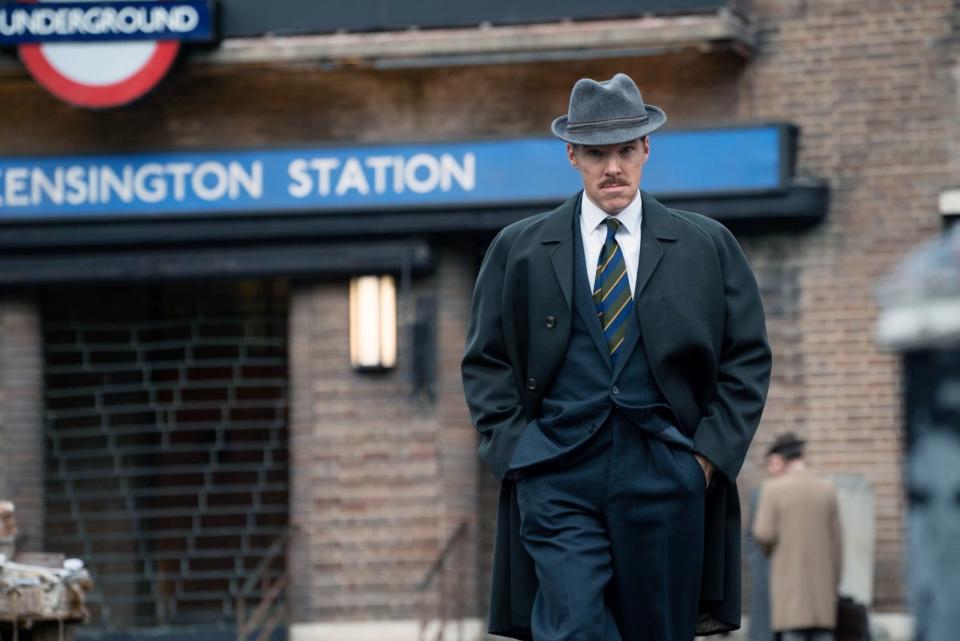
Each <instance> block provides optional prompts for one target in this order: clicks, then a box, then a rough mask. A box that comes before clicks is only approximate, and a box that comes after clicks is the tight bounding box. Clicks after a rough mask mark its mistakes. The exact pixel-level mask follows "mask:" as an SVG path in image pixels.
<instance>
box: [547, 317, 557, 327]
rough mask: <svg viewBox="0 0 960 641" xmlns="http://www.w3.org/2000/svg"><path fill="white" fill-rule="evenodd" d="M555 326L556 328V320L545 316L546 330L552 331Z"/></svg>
mask: <svg viewBox="0 0 960 641" xmlns="http://www.w3.org/2000/svg"><path fill="white" fill-rule="evenodd" d="M556 326H557V319H556V318H554V317H553V316H547V328H548V329H553V328H554V327H556Z"/></svg>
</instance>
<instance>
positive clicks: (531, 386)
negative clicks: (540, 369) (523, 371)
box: [527, 378, 537, 390]
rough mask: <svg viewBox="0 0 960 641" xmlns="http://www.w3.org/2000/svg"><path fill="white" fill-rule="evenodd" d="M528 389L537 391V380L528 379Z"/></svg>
mask: <svg viewBox="0 0 960 641" xmlns="http://www.w3.org/2000/svg"><path fill="white" fill-rule="evenodd" d="M527 389H528V390H535V389H537V379H535V378H528V379H527Z"/></svg>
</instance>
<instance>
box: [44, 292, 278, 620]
mask: <svg viewBox="0 0 960 641" xmlns="http://www.w3.org/2000/svg"><path fill="white" fill-rule="evenodd" d="M287 300H288V292H287V284H286V282H285V281H280V280H257V281H232V282H219V283H203V284H164V285H145V286H135V287H134V286H122V287H98V288H70V289H69V290H67V289H50V290H48V291H46V292H45V294H44V299H43V307H42V309H43V323H44V354H45V391H44V397H45V430H46V444H47V476H46V526H45V527H46V541H45V544H46V548H47V549H48V550H51V551H57V552H64V553H65V554H66V555H67V556H76V557H79V558H81V559H83V560H84V561H85V563H86V564H87V567H88V568H89V569H90V571H91V574H92V575H93V576H94V579H95V581H96V591H95V593H94V594H93V598H92V604H91V611H92V615H93V616H92V621H91V626H89V627H86V628H83V629H82V631H83V634H84V635H88V634H91V633H95V631H97V630H99V631H101V632H107V631H114V632H118V631H133V630H143V631H147V630H150V629H156V628H161V627H162V628H166V629H168V630H172V631H173V630H180V632H179V633H178V634H180V635H182V634H183V633H186V632H187V630H194V631H197V632H199V631H200V630H206V631H208V633H207V634H206V637H205V638H213V635H212V634H211V633H213V631H214V630H215V629H219V630H221V631H225V630H226V629H228V628H230V627H232V626H233V625H234V622H235V612H234V599H235V596H236V594H237V592H238V590H239V588H240V586H241V585H242V584H243V582H244V581H245V580H246V578H247V575H249V573H250V571H251V570H252V569H253V568H254V567H256V566H257V564H258V563H259V561H260V560H261V558H263V555H264V553H265V552H266V550H267V549H268V548H269V547H270V545H271V543H272V542H273V541H274V540H275V539H276V538H277V537H278V536H279V535H280V534H281V533H282V532H283V531H284V530H285V528H286V526H287V522H288V518H287V513H288V505H287V501H288V472H287V458H288V454H287V398H288V390H287ZM282 565H283V559H280V560H279V561H278V563H277V567H276V568H275V569H274V571H275V572H277V573H279V572H282V571H283V567H282ZM123 636H124V638H135V637H128V636H127V635H123ZM148 636H150V637H152V638H155V634H150V635H148ZM184 638H186V637H184Z"/></svg>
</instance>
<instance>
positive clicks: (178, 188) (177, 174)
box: [164, 162, 193, 203]
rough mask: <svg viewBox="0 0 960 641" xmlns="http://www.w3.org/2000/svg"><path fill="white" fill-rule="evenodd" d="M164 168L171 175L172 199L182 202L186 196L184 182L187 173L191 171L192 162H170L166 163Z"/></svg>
mask: <svg viewBox="0 0 960 641" xmlns="http://www.w3.org/2000/svg"><path fill="white" fill-rule="evenodd" d="M164 169H165V170H166V172H167V173H169V174H170V175H171V176H173V199H174V200H176V201H177V202H178V203H179V202H183V199H184V198H186V189H185V187H184V183H185V182H186V178H187V174H189V173H190V172H191V171H193V163H191V162H171V163H167V164H166V166H165V167H164Z"/></svg>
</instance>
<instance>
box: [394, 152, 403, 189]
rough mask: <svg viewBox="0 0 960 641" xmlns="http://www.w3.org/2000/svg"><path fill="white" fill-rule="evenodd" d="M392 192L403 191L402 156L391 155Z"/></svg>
mask: <svg viewBox="0 0 960 641" xmlns="http://www.w3.org/2000/svg"><path fill="white" fill-rule="evenodd" d="M393 192H394V193H395V194H402V193H403V156H394V157H393Z"/></svg>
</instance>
